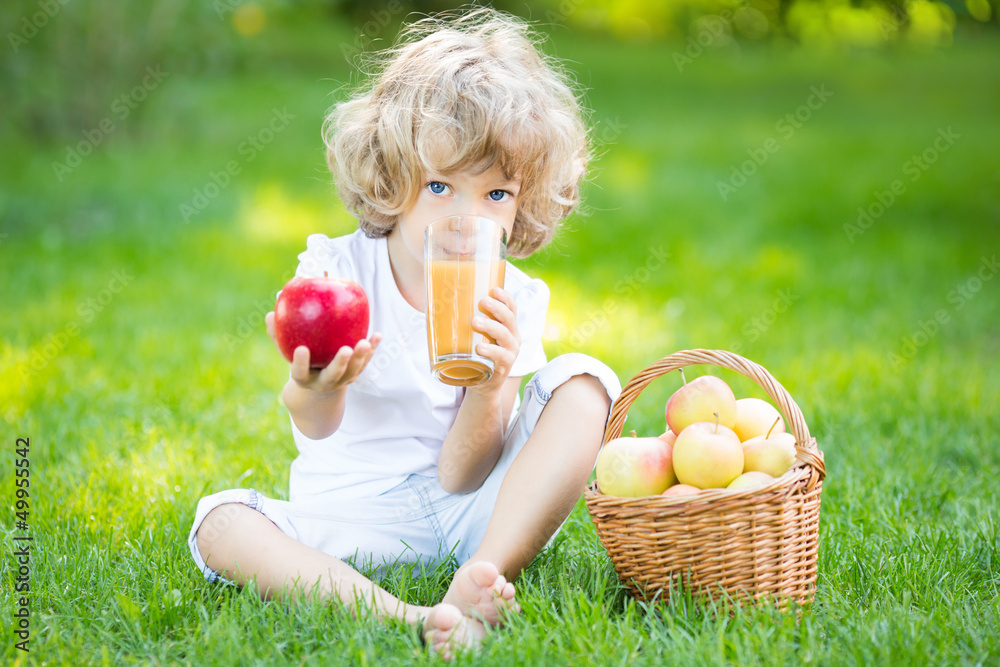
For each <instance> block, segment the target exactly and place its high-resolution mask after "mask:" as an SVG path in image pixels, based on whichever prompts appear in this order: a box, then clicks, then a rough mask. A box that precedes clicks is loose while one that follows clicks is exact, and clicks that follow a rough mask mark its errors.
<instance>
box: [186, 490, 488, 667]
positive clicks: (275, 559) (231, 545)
mask: <svg viewBox="0 0 1000 667" xmlns="http://www.w3.org/2000/svg"><path fill="white" fill-rule="evenodd" d="M204 525H209V526H212V527H213V528H214V529H213V530H205V531H203V530H200V529H199V531H198V533H197V540H198V550H199V551H200V552H201V554H203V556H204V559H205V563H206V564H207V565H208V566H209V567H210V568H212V570H214V571H215V572H217V573H219V574H220V575H222V576H224V577H226V578H227V579H229V580H230V581H232V582H234V583H236V584H237V585H240V586H244V585H246V584H247V583H248V582H250V581H255V582H256V586H257V590H258V591H259V593H260V595H261V597H263V598H277V599H282V600H288V599H291V598H293V597H294V596H296V595H301V594H306V595H310V594H314V595H319V596H320V597H321V598H324V599H331V600H338V601H339V602H341V603H342V604H344V605H345V606H346V607H348V608H349V609H354V608H355V607H356V605H357V604H358V602H359V601H363V602H364V603H365V604H367V605H368V606H370V607H371V608H373V609H374V610H375V612H376V613H377V614H378V615H379V617H380V618H398V619H401V620H404V621H406V622H407V623H409V624H411V625H416V624H417V623H419V622H420V621H421V620H422V621H423V623H424V632H425V638H426V639H427V640H428V641H429V642H430V643H432V644H433V646H434V648H435V650H437V651H439V652H440V653H442V655H444V656H446V657H447V656H449V655H450V654H451V652H452V650H453V648H454V647H456V646H466V645H473V644H477V643H479V642H480V641H481V639H482V637H483V627H482V625H481V624H479V623H478V622H475V621H473V620H471V619H467V618H465V617H464V616H463V614H462V613H461V612H460V611H459V610H458V609H457V608H455V607H454V606H452V605H451V604H445V603H442V604H438V605H436V606H434V607H422V606H418V605H409V604H405V603H403V602H402V601H400V600H399V599H398V598H396V597H394V596H393V595H391V594H390V593H389V592H388V591H386V590H384V589H382V588H380V587H378V586H377V585H375V583H374V582H372V581H370V580H369V579H367V578H366V577H364V576H363V575H362V574H361V573H360V572H358V571H356V570H355V569H353V568H352V567H351V566H349V565H347V564H346V563H344V562H343V561H341V560H338V559H336V558H334V557H333V556H330V555H328V554H325V553H323V552H322V551H319V550H317V549H313V548H312V547H310V546H307V545H305V544H302V543H301V542H298V541H296V540H294V539H292V538H291V537H289V536H288V535H286V534H285V533H283V532H282V531H281V530H280V529H279V528H278V527H277V526H276V525H274V523H272V522H271V521H270V520H269V519H268V518H267V517H265V516H264V515H263V514H261V513H260V512H258V511H257V510H255V509H253V508H251V507H248V506H246V505H242V504H239V503H227V504H224V505H219V506H218V507H216V508H214V509H213V510H212V511H211V512H209V513H208V515H207V516H206V517H205V520H204V521H203V522H202V526H204ZM464 578H466V579H468V578H469V576H468V575H465V576H464ZM491 584H492V582H491Z"/></svg>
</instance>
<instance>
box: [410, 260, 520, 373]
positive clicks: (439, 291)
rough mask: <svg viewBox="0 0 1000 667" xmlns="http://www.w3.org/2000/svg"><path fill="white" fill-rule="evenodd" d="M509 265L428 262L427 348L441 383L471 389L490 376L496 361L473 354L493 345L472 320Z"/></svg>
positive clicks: (493, 261)
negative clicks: (478, 347) (481, 344)
mask: <svg viewBox="0 0 1000 667" xmlns="http://www.w3.org/2000/svg"><path fill="white" fill-rule="evenodd" d="M506 267H507V262H506V261H505V260H504V259H501V258H499V257H496V258H492V259H490V258H485V259H484V258H478V259H477V258H475V257H474V256H472V257H460V256H456V257H455V258H453V259H430V260H428V261H427V263H426V272H427V273H426V278H427V344H428V346H429V349H430V357H431V371H432V372H433V373H434V376H435V377H437V378H438V379H439V380H441V381H442V382H444V383H446V384H450V385H455V386H470V385H475V384H479V383H481V382H485V381H486V380H488V379H489V378H490V377H492V375H493V362H492V361H490V360H489V359H486V358H485V357H481V356H480V355H478V354H476V351H475V350H476V345H477V344H479V342H480V341H483V340H488V341H489V342H493V341H492V340H489V339H487V337H485V336H483V335H482V334H481V333H479V332H476V331H474V330H473V329H472V318H473V317H474V316H475V314H476V313H477V312H480V309H479V302H480V301H481V300H482V299H483V298H485V297H486V296H488V295H489V292H490V290H491V289H493V288H494V287H503V281H504V271H505V269H506ZM487 317H488V315H487Z"/></svg>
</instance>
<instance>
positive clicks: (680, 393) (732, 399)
mask: <svg viewBox="0 0 1000 667" xmlns="http://www.w3.org/2000/svg"><path fill="white" fill-rule="evenodd" d="M664 414H665V416H666V418H667V426H669V427H670V430H671V431H673V432H674V433H676V434H677V435H678V436H680V433H681V431H683V430H684V429H685V427H687V426H689V425H691V424H694V423H695V422H713V423H714V422H716V421H717V422H718V423H719V424H720V425H721V426H725V427H727V428H732V427H733V425H734V424H736V396H735V395H734V394H733V390H732V389H730V388H729V385H728V384H726V382H725V380H722V379H721V378H717V377H715V376H713V375H702V376H701V377H700V378H696V379H694V380H691V381H690V382H688V383H687V384H685V385H684V386H682V387H681V388H680V389H678V390H677V391H675V392H674V393H673V395H672V396H671V397H670V400H668V401H667V406H666V409H665V410H664Z"/></svg>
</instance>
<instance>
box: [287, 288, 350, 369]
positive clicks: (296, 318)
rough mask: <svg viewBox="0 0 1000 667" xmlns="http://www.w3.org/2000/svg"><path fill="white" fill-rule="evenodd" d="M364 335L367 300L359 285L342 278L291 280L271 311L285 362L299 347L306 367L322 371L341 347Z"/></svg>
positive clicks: (290, 358)
mask: <svg viewBox="0 0 1000 667" xmlns="http://www.w3.org/2000/svg"><path fill="white" fill-rule="evenodd" d="M367 335H368V297H367V296H366V295H365V291H364V290H363V289H362V288H361V285H359V284H357V283H355V282H352V281H350V280H344V279H342V278H326V277H324V278H303V277H300V278H292V279H291V280H290V281H288V284H287V285H285V288H284V289H283V290H281V294H280V295H278V303H277V305H275V307H274V337H275V339H276V340H277V343H278V349H279V350H281V354H283V355H284V357H285V359H288V361H291V360H292V354H293V353H294V352H295V348H297V347H298V346H299V345H305V346H306V347H308V348H309V365H310V366H311V367H312V368H325V367H326V366H327V365H328V364H329V363H330V362H331V361H333V358H334V357H335V356H336V355H337V351H338V350H339V349H340V348H342V347H344V346H345V345H346V346H348V347H352V348H353V347H354V346H355V345H357V344H358V341H360V340H362V339H363V338H365V336H367Z"/></svg>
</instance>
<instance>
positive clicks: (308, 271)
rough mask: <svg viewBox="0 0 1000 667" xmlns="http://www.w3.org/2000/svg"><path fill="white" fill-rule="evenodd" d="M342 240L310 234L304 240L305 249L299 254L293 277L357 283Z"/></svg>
mask: <svg viewBox="0 0 1000 667" xmlns="http://www.w3.org/2000/svg"><path fill="white" fill-rule="evenodd" d="M346 250H347V249H346V248H345V247H344V243H343V240H342V239H331V238H329V237H327V236H326V235H325V234H311V235H310V236H309V238H307V239H306V249H305V250H304V251H303V252H301V253H299V266H298V268H297V269H295V277H296V278H299V277H303V276H307V277H312V278H316V277H320V276H322V275H324V274H326V275H327V276H329V277H330V278H346V279H347V280H354V281H357V276H355V275H354V267H353V263H352V262H351V261H350V256H349V254H348V253H347V252H346Z"/></svg>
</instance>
